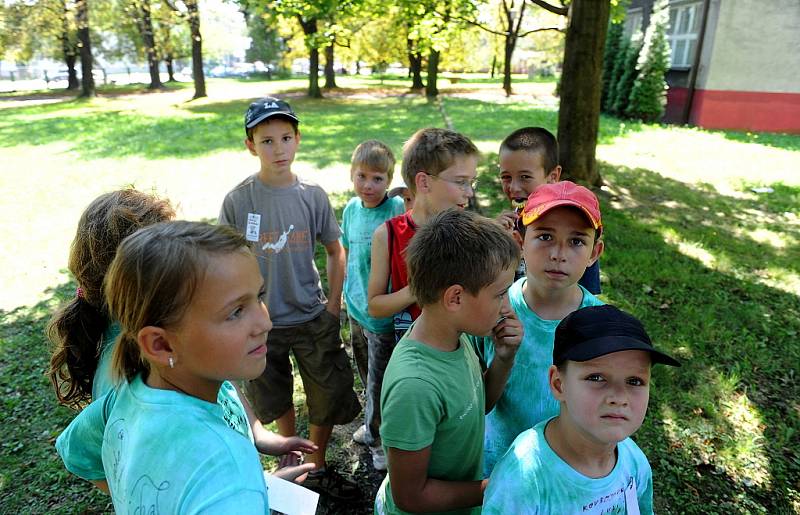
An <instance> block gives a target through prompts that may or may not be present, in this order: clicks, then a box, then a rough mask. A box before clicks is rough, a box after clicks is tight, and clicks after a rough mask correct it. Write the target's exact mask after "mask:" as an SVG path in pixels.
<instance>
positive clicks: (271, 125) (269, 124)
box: [253, 118, 294, 134]
mask: <svg viewBox="0 0 800 515" xmlns="http://www.w3.org/2000/svg"><path fill="white" fill-rule="evenodd" d="M285 132H294V125H292V124H291V123H290V122H289V121H288V120H285V119H283V118H267V119H266V120H264V121H263V122H260V123H259V124H258V125H256V126H255V127H254V128H253V133H254V134H265V133H269V134H273V133H280V134H283V133H285Z"/></svg>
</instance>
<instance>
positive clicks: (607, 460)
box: [544, 403, 617, 479]
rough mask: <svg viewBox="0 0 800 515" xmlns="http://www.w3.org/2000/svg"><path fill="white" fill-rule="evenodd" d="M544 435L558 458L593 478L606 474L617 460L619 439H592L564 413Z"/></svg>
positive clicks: (552, 423)
mask: <svg viewBox="0 0 800 515" xmlns="http://www.w3.org/2000/svg"><path fill="white" fill-rule="evenodd" d="M562 406H563V403H562ZM544 437H545V440H547V444H548V445H549V446H550V448H551V449H552V450H553V452H555V453H556V454H557V455H558V457H559V458H561V459H562V460H564V461H565V462H567V464H568V465H569V466H570V467H572V468H573V469H575V470H577V471H578V472H580V473H581V474H583V475H584V476H587V477H590V478H593V479H598V478H602V477H605V476H607V475H609V474H610V473H611V471H612V470H614V466H616V464H617V444H616V443H612V444H605V443H600V442H596V441H593V440H590V439H589V438H588V437H587V435H585V434H583V433H582V432H581V431H580V430H578V428H576V427H575V426H573V425H572V424H571V423H569V421H567V420H566V419H565V417H564V415H563V414H562V415H559V416H558V417H556V418H554V419H553V420H551V421H550V422H549V423H548V424H547V426H546V427H545V429H544Z"/></svg>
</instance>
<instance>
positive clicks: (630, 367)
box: [567, 349, 653, 373]
mask: <svg viewBox="0 0 800 515" xmlns="http://www.w3.org/2000/svg"><path fill="white" fill-rule="evenodd" d="M567 363H568V366H567V369H568V370H569V368H570V367H571V368H573V369H579V370H583V369H587V368H599V369H609V370H613V371H615V372H619V373H625V372H636V373H645V372H648V373H649V372H650V369H651V367H652V365H653V360H652V357H651V355H650V353H649V352H647V351H645V350H637V349H628V350H622V351H618V352H611V353H609V354H604V355H603V356H599V357H596V358H594V359H590V360H587V361H572V360H567Z"/></svg>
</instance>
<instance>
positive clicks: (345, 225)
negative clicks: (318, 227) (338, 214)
mask: <svg viewBox="0 0 800 515" xmlns="http://www.w3.org/2000/svg"><path fill="white" fill-rule="evenodd" d="M351 213H352V211H351V209H350V204H347V205H346V206H345V207H344V212H343V213H342V237H341V238H340V239H341V241H342V246H343V247H344V248H349V247H350V239H349V238H348V237H347V228H348V227H349V225H350V224H349V223H348V222H349V219H350V216H351Z"/></svg>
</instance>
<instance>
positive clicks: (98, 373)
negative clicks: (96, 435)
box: [92, 322, 122, 400]
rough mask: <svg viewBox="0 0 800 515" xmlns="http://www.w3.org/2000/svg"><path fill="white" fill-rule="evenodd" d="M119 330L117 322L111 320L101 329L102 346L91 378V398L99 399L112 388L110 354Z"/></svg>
mask: <svg viewBox="0 0 800 515" xmlns="http://www.w3.org/2000/svg"><path fill="white" fill-rule="evenodd" d="M121 330H122V328H121V327H120V325H119V322H111V323H110V324H109V325H108V327H106V330H105V331H103V341H102V344H101V345H102V346H103V347H102V349H101V350H100V358H99V360H98V362H97V369H96V370H95V371H94V379H93V380H92V400H95V399H99V398H100V397H102V396H103V395H105V393H106V392H107V391H109V390H111V389H112V388H114V383H113V382H112V381H111V355H112V354H113V353H114V352H113V351H114V345H115V344H116V341H117V336H119V333H120V331H121Z"/></svg>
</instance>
